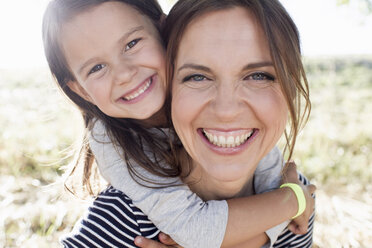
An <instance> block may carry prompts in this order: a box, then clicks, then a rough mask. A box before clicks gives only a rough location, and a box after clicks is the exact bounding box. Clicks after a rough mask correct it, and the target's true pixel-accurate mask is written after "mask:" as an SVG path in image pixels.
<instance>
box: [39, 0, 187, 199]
mask: <svg viewBox="0 0 372 248" xmlns="http://www.w3.org/2000/svg"><path fill="white" fill-rule="evenodd" d="M109 1H110V0H53V1H51V2H50V3H49V5H48V7H47V9H46V11H45V14H44V18H43V42H44V50H45V55H46V58H47V61H48V64H49V67H50V70H51V72H52V74H53V76H54V78H55V80H56V82H57V84H58V86H59V88H60V89H61V90H62V91H63V93H64V94H65V95H66V96H67V97H68V98H69V99H70V100H71V101H72V102H73V103H74V104H75V105H76V106H77V107H78V108H79V110H80V112H81V114H82V116H83V119H84V125H85V135H84V141H83V144H82V146H81V148H80V151H79V152H77V158H76V159H75V162H74V163H73V166H72V168H71V170H70V172H69V175H68V177H67V180H66V182H65V187H66V189H67V190H68V191H70V192H72V193H76V192H77V191H76V188H80V189H82V190H83V191H85V192H88V193H89V194H91V195H93V194H96V193H97V192H96V190H95V189H94V187H93V186H94V185H93V184H94V183H96V182H97V181H96V178H97V175H98V173H97V168H94V167H93V162H94V155H93V154H92V152H91V150H90V147H89V144H88V142H87V137H88V133H89V131H91V130H92V128H93V124H94V120H100V121H102V122H103V124H104V126H105V128H106V130H107V131H108V134H109V136H110V138H111V140H112V141H113V142H114V143H115V144H116V145H117V146H118V147H120V148H122V149H123V154H124V155H123V159H124V160H125V161H126V163H127V166H128V170H129V173H130V175H131V176H132V177H133V178H134V179H135V180H136V181H137V182H138V183H140V184H143V183H141V182H140V181H139V180H138V179H141V180H143V181H145V182H151V183H155V184H156V185H162V184H161V183H160V182H152V181H150V180H148V179H147V178H145V177H144V176H143V175H140V174H139V173H137V172H136V170H135V168H134V166H133V165H132V163H133V162H135V163H137V164H139V165H140V166H142V167H143V168H145V169H146V170H147V171H149V172H151V173H153V174H155V175H159V176H164V177H176V176H178V175H179V173H180V172H179V171H178V169H177V167H174V168H164V166H160V164H168V165H172V164H176V162H175V161H174V159H173V156H170V155H171V154H170V153H169V151H167V150H166V148H165V147H167V146H165V145H164V144H167V143H168V139H164V140H162V139H159V138H158V137H156V138H155V137H154V135H153V134H152V133H150V132H149V130H148V128H147V127H145V126H143V125H142V123H141V121H139V120H133V119H125V118H122V119H120V118H113V117H110V116H107V115H106V114H104V113H103V112H102V111H100V110H99V109H98V108H97V107H96V106H95V105H93V104H91V103H89V102H88V101H86V100H84V99H83V98H81V97H80V96H79V95H77V94H76V93H74V92H73V91H72V90H71V89H70V88H69V87H68V86H67V83H68V82H69V81H76V80H75V78H74V75H73V73H72V72H71V70H70V68H69V65H68V64H67V62H66V58H65V55H64V53H63V50H62V46H61V44H60V40H61V39H60V35H61V34H60V33H61V29H62V26H63V25H64V23H65V22H66V21H68V20H70V19H71V18H73V17H74V16H76V15H78V14H79V13H81V12H83V11H86V10H87V9H89V8H92V7H95V6H97V5H99V4H102V3H105V2H109ZM111 1H116V2H122V3H125V4H128V5H129V6H131V7H133V8H134V9H136V10H137V11H139V13H141V14H143V15H145V16H147V17H148V18H149V19H150V20H151V21H152V23H153V24H154V25H155V26H156V27H157V29H158V30H159V31H160V25H161V19H162V17H163V15H164V14H163V12H162V10H161V7H160V5H159V4H158V2H157V1H156V0H111ZM144 146H146V148H147V150H149V149H151V151H150V154H148V155H146V154H145V152H144ZM151 158H152V159H151ZM131 161H132V163H131ZM80 165H81V166H82V170H83V172H82V174H83V175H82V180H78V182H80V183H81V186H82V187H76V185H74V183H75V181H74V180H75V178H74V177H73V176H74V175H76V174H77V170H78V168H80ZM68 179H71V180H68Z"/></svg>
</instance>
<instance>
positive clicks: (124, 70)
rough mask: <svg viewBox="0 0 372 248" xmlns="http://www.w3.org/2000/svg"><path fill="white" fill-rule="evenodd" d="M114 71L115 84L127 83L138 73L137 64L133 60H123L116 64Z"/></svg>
mask: <svg viewBox="0 0 372 248" xmlns="http://www.w3.org/2000/svg"><path fill="white" fill-rule="evenodd" d="M113 73H114V76H113V78H114V82H115V84H125V83H129V82H131V81H132V80H133V78H134V76H135V75H136V73H137V66H136V65H134V64H133V63H131V62H123V61H122V62H121V63H118V64H117V65H116V68H115V70H114V71H113Z"/></svg>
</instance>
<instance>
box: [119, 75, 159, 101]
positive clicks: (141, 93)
mask: <svg viewBox="0 0 372 248" xmlns="http://www.w3.org/2000/svg"><path fill="white" fill-rule="evenodd" d="M157 80H158V75H157V74H154V75H152V76H151V77H149V78H147V79H146V80H145V81H143V82H142V83H141V84H140V85H138V86H137V87H136V88H135V89H133V90H131V91H130V92H128V93H126V94H125V95H123V96H122V97H120V98H119V99H118V100H117V102H120V103H125V104H133V103H137V102H139V101H140V100H142V99H143V98H144V97H145V96H146V95H147V94H149V93H150V91H151V90H152V89H153V88H154V85H155V84H156V82H157Z"/></svg>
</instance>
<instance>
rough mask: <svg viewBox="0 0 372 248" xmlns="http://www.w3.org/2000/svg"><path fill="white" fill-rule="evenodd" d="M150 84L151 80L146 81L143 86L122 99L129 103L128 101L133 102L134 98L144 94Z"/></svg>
mask: <svg viewBox="0 0 372 248" xmlns="http://www.w3.org/2000/svg"><path fill="white" fill-rule="evenodd" d="M151 83H152V78H150V79H149V80H147V82H146V84H144V85H143V86H142V87H141V88H139V89H138V90H137V91H135V92H133V93H131V94H130V95H128V96H124V97H123V99H124V100H126V101H130V100H133V99H134V98H137V97H138V96H140V95H141V94H142V93H143V92H145V91H146V90H147V89H148V88H149V87H150V85H151Z"/></svg>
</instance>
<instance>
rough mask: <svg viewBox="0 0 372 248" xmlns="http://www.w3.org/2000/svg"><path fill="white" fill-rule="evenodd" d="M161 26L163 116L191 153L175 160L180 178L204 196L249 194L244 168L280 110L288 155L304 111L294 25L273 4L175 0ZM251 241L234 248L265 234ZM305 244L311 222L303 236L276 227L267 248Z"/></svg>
mask: <svg viewBox="0 0 372 248" xmlns="http://www.w3.org/2000/svg"><path fill="white" fill-rule="evenodd" d="M165 33H166V37H167V39H166V40H167V41H168V50H167V51H168V54H167V56H168V77H169V79H171V80H172V81H173V83H172V89H171V90H170V93H171V99H172V102H171V113H172V121H173V125H174V128H175V130H176V132H177V134H178V136H179V138H180V140H181V142H182V144H183V146H184V147H185V149H186V151H187V153H188V154H189V156H190V157H191V159H190V160H188V161H189V163H183V164H182V166H186V167H191V168H192V170H191V173H190V175H189V176H188V177H187V178H186V182H187V183H189V185H190V187H191V189H192V190H193V191H194V192H196V193H197V194H198V195H199V196H201V197H202V198H203V199H204V200H211V199H230V198H235V197H239V196H242V195H250V194H254V191H255V189H254V187H253V181H254V178H253V172H254V170H255V169H256V167H257V164H258V162H259V161H260V159H262V158H263V157H264V156H265V155H266V154H267V153H268V152H269V151H270V150H271V149H272V148H273V146H274V145H275V144H276V143H277V142H278V140H279V138H280V137H281V136H282V134H283V133H284V132H285V127H286V122H287V117H288V113H289V116H290V130H289V132H288V134H290V135H291V136H289V137H290V138H289V139H287V148H288V152H289V156H291V155H292V153H293V149H294V144H295V140H296V135H297V133H298V130H299V127H300V124H301V120H302V118H303V117H307V115H308V113H309V108H310V102H309V97H308V96H309V95H308V85H307V80H306V76H305V73H304V69H303V66H302V63H301V54H300V46H299V37H298V32H297V29H296V27H295V25H294V23H293V22H292V20H291V19H290V17H289V16H288V14H287V13H286V11H285V10H284V9H283V7H282V6H281V5H280V4H279V2H278V1H273V0H261V1H255V0H236V1H234V0H232V1H218V0H180V1H179V2H178V3H177V4H176V5H175V6H174V7H173V9H172V10H171V12H170V14H169V16H168V19H167V25H166V29H165ZM167 35H168V36H167ZM301 98H303V99H304V100H305V109H304V110H303V111H301V110H300V109H299V106H300V100H301ZM287 137H288V136H287ZM256 241H257V243H256V244H255V245H253V244H252V243H250V244H249V245H248V244H246V243H242V244H241V246H239V247H254V246H261V245H263V244H264V243H265V237H262V239H260V238H258V239H257V240H256ZM311 245H312V221H311V222H310V228H309V230H308V232H307V233H306V234H305V235H303V236H300V235H294V234H290V233H288V232H287V230H284V231H283V235H282V236H281V237H279V239H278V241H277V242H276V243H275V244H274V247H310V246H311Z"/></svg>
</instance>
